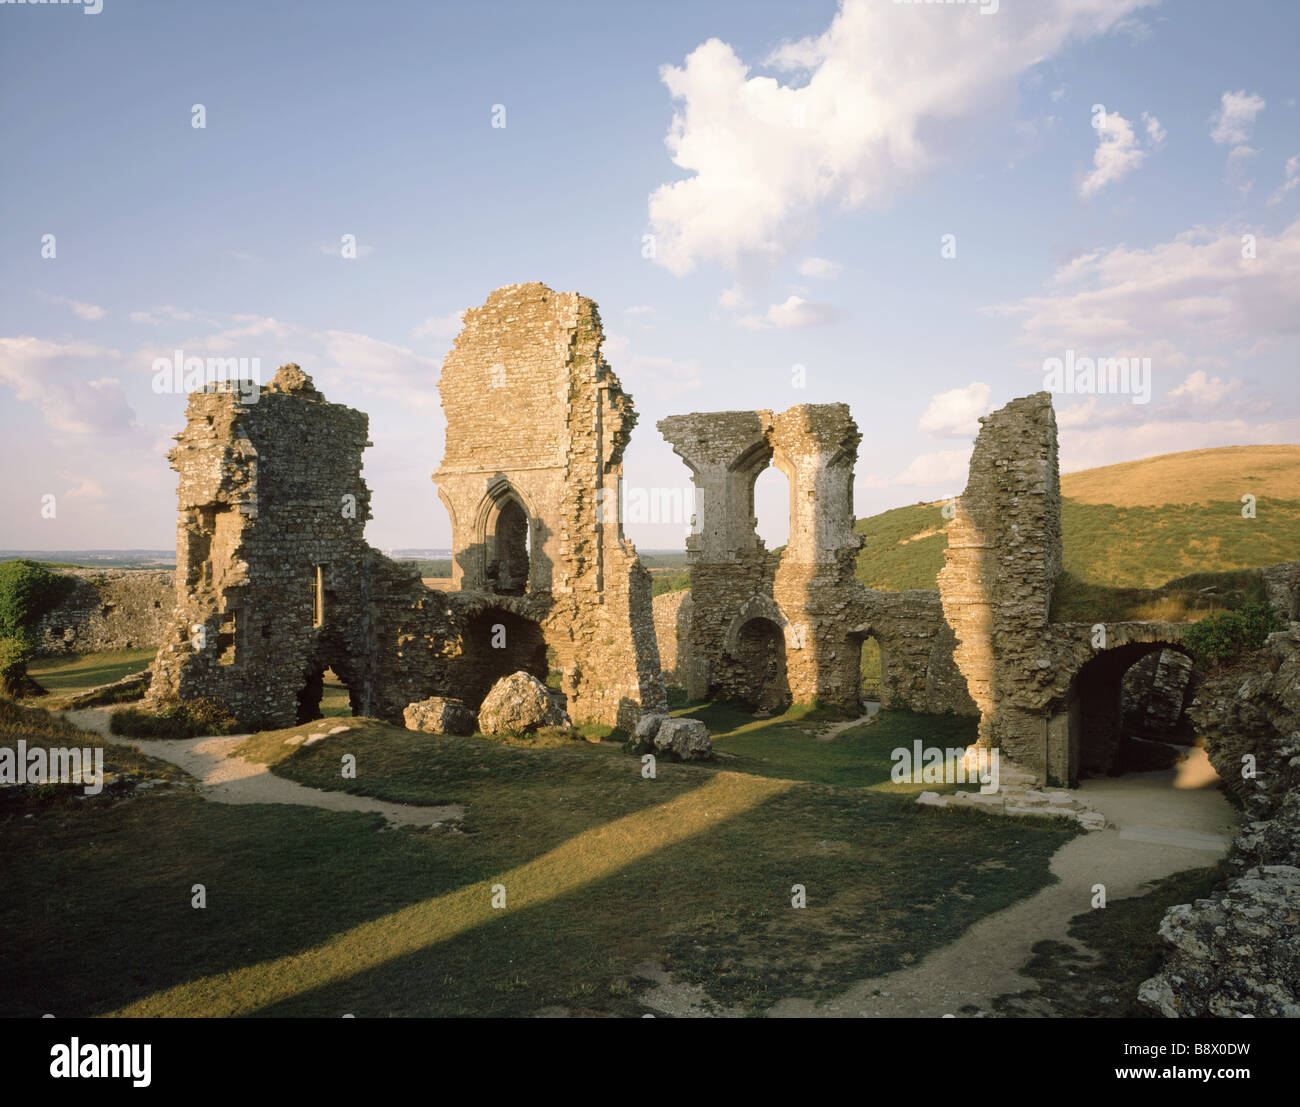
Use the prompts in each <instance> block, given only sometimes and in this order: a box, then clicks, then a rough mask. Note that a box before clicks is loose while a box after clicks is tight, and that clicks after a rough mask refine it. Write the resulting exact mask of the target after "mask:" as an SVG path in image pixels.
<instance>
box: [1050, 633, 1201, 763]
mask: <svg viewBox="0 0 1300 1107" xmlns="http://www.w3.org/2000/svg"><path fill="white" fill-rule="evenodd" d="M1166 653H1169V654H1176V655H1178V656H1180V657H1182V656H1186V655H1185V651H1183V650H1182V649H1181V647H1179V646H1178V645H1177V644H1176V643H1170V642H1134V643H1129V644H1126V645H1123V646H1117V647H1114V648H1112V649H1108V650H1104V651H1102V652H1101V653H1099V654H1097V655H1096V656H1095V657H1093V658H1091V659H1090V660H1089V661H1088V662H1086V663H1085V664H1084V665H1083V666H1082V667H1081V668H1080V669H1079V671H1078V672H1077V673H1076V674H1075V676H1074V679H1073V680H1072V681H1071V682H1070V690H1069V693H1068V695H1067V700H1066V703H1065V705H1064V707H1063V708H1062V709H1061V710H1060V711H1059V712H1057V714H1056V718H1058V719H1062V720H1063V721H1064V722H1065V725H1066V726H1067V728H1068V733H1069V767H1070V780H1069V783H1070V785H1071V786H1075V785H1077V784H1078V782H1079V781H1080V780H1082V779H1086V778H1088V777H1095V776H1119V775H1120V774H1121V773H1125V772H1132V771H1140V770H1143V769H1150V768H1155V767H1158V766H1157V765H1156V764H1154V763H1152V760H1151V758H1152V755H1153V753H1156V752H1158V751H1155V750H1153V749H1152V747H1151V742H1150V737H1151V735H1150V731H1151V730H1152V728H1153V726H1154V725H1156V723H1154V722H1153V723H1148V722H1147V720H1153V721H1158V725H1159V726H1160V727H1162V728H1164V730H1165V737H1166V738H1170V739H1173V738H1177V737H1182V738H1184V739H1190V737H1191V735H1190V734H1189V732H1188V731H1187V729H1186V728H1185V726H1183V725H1182V724H1181V721H1182V715H1183V710H1184V707H1185V700H1186V697H1187V689H1188V684H1189V680H1190V672H1191V666H1190V664H1189V663H1185V662H1181V661H1179V662H1174V661H1172V660H1169V661H1166V662H1165V663H1164V665H1163V666H1162V664H1161V655H1163V654H1166ZM1147 658H1152V660H1150V661H1148V660H1146V659H1147ZM1170 716H1172V719H1171V718H1170ZM1161 740H1162V741H1163V740H1164V739H1161ZM1182 744H1186V742H1184V743H1182Z"/></svg>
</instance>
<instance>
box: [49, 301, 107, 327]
mask: <svg viewBox="0 0 1300 1107" xmlns="http://www.w3.org/2000/svg"><path fill="white" fill-rule="evenodd" d="M53 300H54V303H56V304H64V305H66V306H67V307H70V308H72V310H73V312H74V313H75V314H76V316H77V317H78V318H79V319H86V320H88V321H89V322H92V323H95V322H98V321H99V320H100V319H103V318H104V316H106V315H107V314H108V312H107V311H105V310H104V309H103V308H102V307H100V306H99V305H98V304H87V303H84V302H83V301H81V300H69V299H68V298H67V297H66V296H55V297H54V298H53Z"/></svg>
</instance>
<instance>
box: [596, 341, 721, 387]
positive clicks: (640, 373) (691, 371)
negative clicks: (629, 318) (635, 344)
mask: <svg viewBox="0 0 1300 1107" xmlns="http://www.w3.org/2000/svg"><path fill="white" fill-rule="evenodd" d="M601 353H602V354H603V355H604V357H605V360H606V361H607V362H609V365H610V368H612V369H613V370H614V372H615V373H616V374H617V375H618V379H619V380H620V381H621V382H622V384H623V387H624V388H625V389H627V391H629V392H631V393H632V394H633V395H636V396H643V395H646V394H648V395H649V396H651V397H653V398H654V399H655V400H656V401H657V402H659V403H664V402H666V401H668V400H672V399H675V398H676V397H678V396H681V395H682V394H684V393H686V392H694V391H695V390H696V389H698V388H700V387H701V386H702V385H703V383H704V379H703V378H704V374H703V370H702V369H701V368H700V366H699V365H697V364H696V363H695V362H693V361H675V360H674V359H672V358H669V357H654V356H650V355H646V354H638V353H633V352H632V344H631V343H630V342H629V341H628V339H626V338H625V337H623V336H622V335H616V334H608V333H607V334H606V335H605V342H604V345H603V346H602V347H601Z"/></svg>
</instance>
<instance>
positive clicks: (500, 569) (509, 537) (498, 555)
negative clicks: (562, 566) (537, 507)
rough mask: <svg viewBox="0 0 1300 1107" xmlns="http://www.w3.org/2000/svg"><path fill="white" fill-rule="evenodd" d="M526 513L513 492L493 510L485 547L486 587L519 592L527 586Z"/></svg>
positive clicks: (503, 592)
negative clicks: (491, 525)
mask: <svg viewBox="0 0 1300 1107" xmlns="http://www.w3.org/2000/svg"><path fill="white" fill-rule="evenodd" d="M530 541H531V537H530V534H529V525H528V513H527V512H526V511H525V510H524V507H523V504H521V503H520V502H519V501H518V500H517V499H515V498H514V497H513V496H512V497H509V498H507V499H505V500H504V501H503V502H502V503H501V505H500V508H499V510H498V511H497V513H496V519H495V520H494V526H493V531H492V541H491V542H490V543H489V548H488V566H487V583H488V589H489V590H490V591H492V592H496V593H497V594H498V595H502V596H522V595H523V594H524V593H525V592H526V591H527V590H528V572H529V568H530V565H531V549H530Z"/></svg>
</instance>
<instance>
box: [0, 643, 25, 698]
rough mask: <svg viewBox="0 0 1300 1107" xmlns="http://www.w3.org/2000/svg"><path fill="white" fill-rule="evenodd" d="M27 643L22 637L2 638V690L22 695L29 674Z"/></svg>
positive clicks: (14, 694) (0, 671)
mask: <svg viewBox="0 0 1300 1107" xmlns="http://www.w3.org/2000/svg"><path fill="white" fill-rule="evenodd" d="M27 658H28V649H27V643H26V642H24V641H23V640H22V639H21V638H0V692H3V693H4V694H5V695H6V696H18V695H22V691H21V689H22V687H23V685H24V684H25V683H26V681H27V680H29V679H30V678H29V677H28V676H27Z"/></svg>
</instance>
